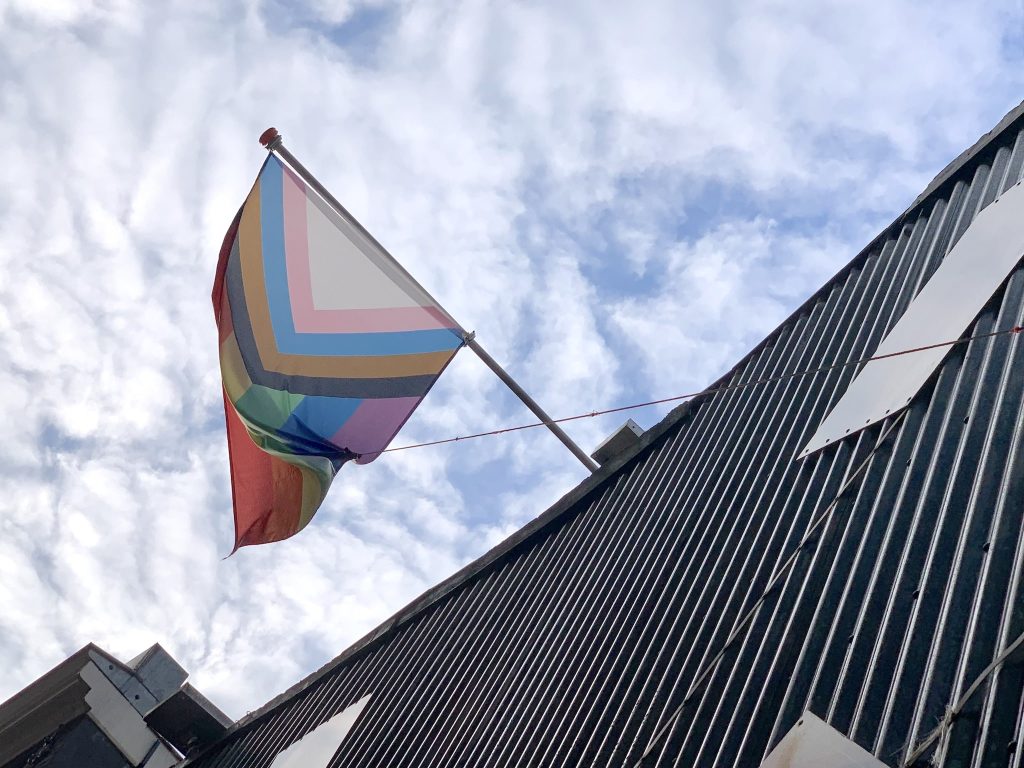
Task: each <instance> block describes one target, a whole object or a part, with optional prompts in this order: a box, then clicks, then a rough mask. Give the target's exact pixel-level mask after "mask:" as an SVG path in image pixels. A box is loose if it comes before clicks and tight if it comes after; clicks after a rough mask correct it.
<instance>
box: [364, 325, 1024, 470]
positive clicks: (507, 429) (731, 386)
mask: <svg viewBox="0 0 1024 768" xmlns="http://www.w3.org/2000/svg"><path fill="white" fill-rule="evenodd" d="M1022 331H1024V326H1020V325H1015V326H1013V327H1012V328H1007V329H1006V330H1002V331H992V332H991V333H981V334H978V335H977V336H968V337H966V338H963V339H957V340H955V341H940V342H938V343H937V344H927V345H925V346H923V347H914V348H913V349H904V350H902V351H900V352H890V353H889V354H887V355H876V356H874V357H862V358H860V359H859V360H848V361H847V362H845V363H833V364H832V365H824V366H821V367H820V368H809V369H807V370H804V371H795V372H793V373H784V374H780V375H779V376H769V377H767V378H763V379H755V380H754V381H746V382H741V383H738V384H726V385H724V386H721V387H708V388H707V389H702V390H701V391H699V392H690V393H688V394H685V395H675V396H674V397H663V398H661V399H660V400H650V401H648V402H646V403H635V404H633V405H620V406H618V407H617V408H606V409H604V410H602V411H591V412H590V413H580V414H577V415H576V416H563V417H562V418H560V419H552V420H551V422H552V423H553V424H562V423H564V422H566V421H577V420H578V419H592V418H594V417H595V416H605V415H607V414H609V413H619V412H620V411H631V410H634V409H636V408H647V407H648V406H651V405H661V404H662V403H671V402H675V401H676V400H689V399H691V398H694V397H699V396H700V395H707V394H712V393H717V392H726V391H729V390H733V389H745V388H747V387H753V386H757V385H760V384H771V383H774V382H777V381H784V380H786V379H792V378H795V377H797V376H807V375H809V374H812V373H822V372H824V371H832V370H835V369H836V368H846V367H847V366H850V365H859V364H861V363H869V362H871V361H872V360H885V359H887V358H890V357H899V356H900V355H910V354H913V353H915V352H925V351H927V350H929V349H937V348H939V347H953V346H956V345H957V344H966V343H967V342H969V341H975V340H978V339H989V338H992V337H993V336H1002V335H1004V334H1011V333H1021V332H1022ZM543 426H545V423H544V422H543V421H537V422H533V423H531V424H519V425H518V426H515V427H504V428H502V429H493V430H491V431H489V432H477V433H475V434H472V435H461V436H459V437H446V438H445V439H443V440H431V441H429V442H426V443H413V444H412V445H399V446H397V447H395V448H385V449H384V450H383V451H381V453H388V452H390V451H408V450H409V449H410V448H426V447H428V446H431V445H444V444H445V443H457V442H459V441H460V440H472V439H474V438H477V437H490V436H491V435H503V434H505V433H506V432H518V431H519V430H521V429H534V428H535V427H543Z"/></svg>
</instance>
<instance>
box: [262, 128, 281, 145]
mask: <svg viewBox="0 0 1024 768" xmlns="http://www.w3.org/2000/svg"><path fill="white" fill-rule="evenodd" d="M281 141H282V139H281V134H280V133H278V132H277V128H274V127H273V126H271V127H270V128H267V130H265V131H264V132H263V133H261V134H260V144H262V145H263V146H264V147H265V148H266V149H267V150H268V151H272V150H274V149H277V147H278V145H280V144H281Z"/></svg>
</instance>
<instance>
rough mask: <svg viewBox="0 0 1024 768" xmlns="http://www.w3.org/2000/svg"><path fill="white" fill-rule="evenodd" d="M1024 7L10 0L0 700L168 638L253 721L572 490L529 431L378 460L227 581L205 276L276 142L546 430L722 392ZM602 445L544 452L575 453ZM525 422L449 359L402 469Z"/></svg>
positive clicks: (868, 219) (2, 286) (851, 239)
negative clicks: (372, 237)
mask: <svg viewBox="0 0 1024 768" xmlns="http://www.w3.org/2000/svg"><path fill="white" fill-rule="evenodd" d="M1022 19H1024V10H1022V5H1021V0H991V1H990V2H977V0H964V1H963V2H959V1H958V2H947V1H946V0H930V1H929V2H910V1H909V0H886V2H882V3H877V2H874V3H868V2H859V3H856V2H842V1H841V0H814V2H811V1H810V0H807V1H806V2H797V1H796V0H790V1H786V0H744V1H743V2H740V1H739V0H715V1H714V2H712V1H711V0H701V1H700V2H692V1H685V2H681V1H680V0H670V1H667V2H666V1H662V0H650V1H649V2H646V1H645V2H640V3H637V4H631V3H622V2H607V3H603V2H594V1H593V0H591V1H590V2H582V1H577V0H562V1H561V2H554V3H550V4H541V3H537V2H528V1H527V2H512V1H511V0H505V1H504V2H474V1H472V0H470V1H467V2H444V1H443V0H418V1H417V2H407V1H404V2H394V3H392V2H388V0H371V1H370V2H359V1H358V0H306V1H305V2H301V1H299V0H294V1H293V0H222V1H221V2H209V0H182V1H181V2H174V3H166V2H152V3H142V2H131V0H92V2H87V1H85V0H82V1H79V0H0V41H2V43H0V127H2V129H3V131H2V135H3V140H4V141H5V143H6V147H5V162H4V163H3V165H2V169H0V269H2V272H0V275H2V279H0V359H2V362H3V364H2V365H0V419H2V421H3V424H4V428H5V438H4V440H3V441H2V442H0V479H2V483H3V485H2V489H0V700H2V699H4V698H6V697H7V696H9V695H10V694H12V693H14V692H15V691H17V690H18V689H20V688H21V687H22V686H24V685H25V684H27V683H28V682H30V681H31V680H32V679H34V678H35V677H37V676H38V675H40V674H41V673H43V672H44V671H45V670H47V669H49V668H50V667H52V666H53V665H55V664H57V663H58V662H59V661H61V660H62V659H63V658H64V657H65V656H67V655H68V654H69V653H71V652H72V651H74V650H76V649H77V648H79V647H81V646H82V645H84V644H85V643H86V642H89V641H92V642H95V643H97V644H99V645H100V646H102V647H104V648H106V649H107V650H109V651H111V652H113V653H114V654H116V655H118V656H120V657H122V658H124V659H128V658H131V657H132V656H134V655H135V654H137V653H138V652H140V651H141V650H143V649H144V648H146V647H148V646H149V645H150V644H152V643H154V642H160V643H162V644H163V645H164V646H165V647H166V648H167V649H168V650H170V651H171V653H173V654H174V655H175V656H176V657H177V658H178V659H179V660H180V661H181V662H182V663H183V664H184V666H185V667H186V668H187V669H189V670H190V671H191V673H192V678H191V680H192V682H193V683H194V684H195V685H196V686H197V687H199V688H200V690H202V691H203V692H205V693H206V694H207V695H208V696H209V697H210V698H212V699H213V701H214V702H215V703H217V704H218V705H220V706H221V707H222V708H223V709H225V711H226V712H228V713H229V714H230V715H231V716H233V717H238V716H241V715H242V714H244V713H245V712H246V711H248V710H252V709H255V708H257V707H258V706H260V705H261V704H263V703H264V702H265V701H266V700H267V699H269V698H271V697H272V696H274V695H276V694H277V693H279V692H281V691H282V690H284V689H285V688H286V687H288V686H290V685H291V684H293V683H295V682H296V681H297V680H298V679H299V678H300V677H302V676H304V675H305V674H307V673H309V672H310V671H312V670H314V669H316V668H317V667H319V666H320V665H322V664H323V663H325V662H326V661H328V660H329V659H331V658H332V657H334V656H335V655H336V654H337V653H339V652H340V651H341V650H343V649H344V648H345V647H346V646H347V645H348V644H349V643H350V642H352V641H353V640H355V639H357V638H358V637H360V636H362V635H363V634H365V633H366V632H367V631H369V630H370V629H372V628H373V627H374V626H375V625H376V624H378V623H379V622H380V621H381V620H383V619H385V618H386V617H388V616H389V615H391V614H392V613H394V612H395V611H396V610H398V609H399V608H401V607H402V606H403V605H405V604H406V603H407V602H408V601H409V600H411V599H413V598H414V597H416V596H417V595H418V594H420V593H421V592H422V591H423V590H425V589H426V588H428V587H429V586H430V585H431V584H433V583H435V582H437V581H438V580H440V579H442V578H444V577H445V576H447V575H449V574H450V573H451V572H453V571H454V570H455V569H457V568H458V567H460V566H461V565H463V564H465V563H467V562H468V561H470V560H471V559H472V558H474V557H475V556H477V555H479V554H481V553H482V552H483V551H485V550H486V549H487V548H489V547H490V546H492V545H493V544H495V543H496V542H498V541H500V540H501V539H502V538H503V537H504V536H506V535H507V534H508V533H510V532H511V531H513V530H515V529H516V528H517V527H519V526H520V525H522V524H523V523H524V522H526V521H527V520H529V519H531V518H532V517H534V516H535V515H537V514H538V513H540V512H541V511H543V510H544V509H545V508H546V507H547V506H548V505H550V504H551V503H553V502H554V501H555V500H556V499H557V498H558V497H559V496H560V495H561V494H562V493H564V492H565V491H567V490H569V489H570V488H571V487H573V486H574V485H575V484H576V483H578V482H579V481H580V480H582V479H583V477H584V476H585V472H584V470H583V469H582V467H581V466H580V465H579V464H578V462H577V461H576V460H575V459H574V458H573V457H572V456H571V454H569V453H568V452H566V451H565V450H564V449H562V447H561V446H560V444H559V443H557V442H556V441H555V440H554V439H553V438H552V437H551V436H550V435H548V434H546V433H543V432H541V431H537V430H535V431H532V432H520V433H516V434H513V435H510V436H505V437H502V438H487V439H483V440H479V441H476V442H474V443H459V444H455V445H452V446H444V447H437V448H427V449H421V450H414V451H408V452H401V453H395V454H388V455H385V456H384V457H383V458H381V459H380V460H378V461H377V462H375V463H374V464H371V465H369V466H365V467H356V466H349V467H346V468H344V469H343V470H342V473H341V474H340V475H339V477H338V479H337V480H336V482H335V485H334V488H333V489H332V492H331V495H330V496H329V497H328V499H327V502H326V504H325V506H324V507H323V508H322V509H321V511H320V512H319V514H318V515H317V517H316V518H315V520H314V522H313V524H312V525H310V526H309V527H308V528H307V529H306V530H305V531H304V532H302V533H301V534H300V535H298V536H297V537H295V538H294V539H292V540H290V541H287V542H284V543H281V544H276V545H270V546H265V547H253V548H248V549H244V550H242V551H240V552H239V553H238V554H236V555H235V556H233V557H231V558H230V559H227V560H225V559H223V557H224V555H226V554H227V553H228V552H229V551H230V549H231V543H232V530H231V528H232V523H231V511H230V510H231V506H230V504H231V502H230V497H229V486H228V474H227V452H226V446H225V442H224V435H223V411H222V406H221V400H220V384H219V372H218V368H217V361H216V349H217V343H216V332H215V328H214V323H213V316H212V308H211V305H210V287H211V282H212V277H213V270H214V265H215V262H216V258H217V249H218V247H219V244H220V241H221V238H222V237H223V234H224V230H225V229H226V227H227V225H228V223H229V221H230V219H231V216H232V215H233V214H234V211H235V210H236V209H237V207H238V205H239V204H240V202H241V200H242V198H243V197H244V195H245V194H246V192H247V191H248V189H249V186H250V184H251V183H252V179H253V177H254V176H255V174H256V171H257V169H258V168H259V165H260V163H261V162H262V159H263V154H264V153H263V150H262V149H261V148H260V147H259V146H258V144H257V142H256V138H257V136H258V135H259V133H260V132H261V131H262V130H263V129H264V128H266V127H267V126H268V125H276V126H277V127H278V128H279V129H280V130H281V131H282V133H283V135H284V136H285V140H286V142H287V145H288V146H289V148H290V149H291V150H292V151H294V152H295V153H296V154H297V155H298V156H299V157H300V158H301V159H303V161H304V162H305V163H306V165H307V166H309V167H310V168H311V169H312V170H314V172H315V173H317V175H318V176H319V177H320V178H321V180H322V181H323V182H324V183H325V184H327V186H328V187H329V188H330V189H331V190H332V191H333V192H334V193H335V194H336V195H337V196H338V197H339V198H340V199H341V200H342V201H343V202H344V203H345V204H346V205H347V206H348V207H349V209H350V210H352V211H353V213H354V214H355V215H356V216H358V217H359V218H360V219H361V220H362V221H363V222H364V224H366V225H367V227H368V228H369V229H370V230H371V231H373V232H374V233H375V234H376V235H377V237H378V238H379V239H380V240H381V241H382V242H383V243H384V244H385V245H386V246H387V247H388V248H389V249H390V250H391V251H392V252H393V253H394V254H395V255H396V256H398V258H399V259H400V260H401V261H403V263H404V264H405V266H406V267H407V268H408V269H409V270H410V271H411V272H412V273H413V274H415V275H416V276H417V277H418V278H419V279H420V281H421V282H422V283H423V284H424V285H425V286H427V287H428V289H430V290H431V292H432V293H434V294H435V295H436V296H437V297H439V298H440V299H441V301H442V302H443V303H444V304H445V305H446V307H447V309H448V310H449V311H450V312H451V313H452V314H453V315H454V316H455V317H456V318H458V319H459V321H460V322H461V323H462V324H463V325H464V326H465V327H467V328H472V329H475V330H476V331H477V334H478V339H479V340H480V341H481V342H482V343H483V345H484V346H485V347H487V348H488V349H489V350H490V351H491V353H492V354H493V355H494V356H495V357H497V358H498V359H499V360H501V361H502V362H503V363H504V364H505V365H506V367H507V368H508V369H509V370H510V371H512V372H513V373H514V374H515V375H516V376H517V378H518V379H519V380H520V381H521V383H522V384H523V385H524V386H525V387H526V388H527V389H528V390H529V391H531V392H532V394H534V396H535V397H536V398H537V399H538V400H539V401H540V402H541V403H542V404H543V405H544V406H545V407H546V408H547V409H548V410H549V411H550V412H551V413H553V414H554V415H569V414H573V413H578V412H580V411H589V410H593V409H596V408H601V407H608V406H614V405H621V404H625V403H630V402H637V401H641V400H646V399H650V398H656V397H665V396H669V395H673V394H677V393H681V392H687V391H691V390H693V389H696V388H700V387H701V386H703V385H705V384H707V383H709V382H710V381H712V380H713V379H714V378H715V377H716V376H717V375H719V374H720V373H722V372H724V371H725V370H726V369H728V368H729V367H730V366H731V364H732V363H733V362H735V361H736V360H737V359H738V358H739V357H740V356H741V355H742V354H743V353H745V352H746V351H747V350H749V349H750V348H751V347H752V346H753V345H754V344H755V343H756V342H757V341H758V340H759V339H760V338H761V337H763V336H764V334H765V333H766V332H768V331H769V330H771V329H772V328H774V327H775V326H776V325H777V324H778V323H779V322H780V321H781V320H782V319H784V318H785V316H786V315H787V314H788V313H789V312H790V311H791V310H792V309H793V308H794V307H796V306H797V305H798V304H799V303H800V302H801V301H802V299H803V298H805V297H806V296H807V295H808V294H809V293H810V292H811V291H812V290H814V289H815V288H816V287H818V286H819V285H820V284H821V283H822V282H823V281H824V280H825V279H827V278H828V277H829V276H831V275H832V274H833V273H834V272H835V271H836V270H837V269H839V268H840V267H841V266H842V265H843V264H844V263H846V262H847V261H848V260H849V259H850V258H852V257H853V256H854V255H855V254H856V252H857V251H858V250H859V249H860V248H861V247H862V246H863V245H864V244H865V243H866V242H868V240H870V238H871V237H873V236H874V235H875V234H876V233H877V232H878V231H879V230H880V229H881V228H882V227H883V226H885V225H886V224H887V223H888V222H890V221H891V220H892V219H893V218H895V216H896V215H897V214H899V213H900V212H902V210H903V209H904V208H905V207H906V206H907V205H908V204H909V203H910V201H911V200H912V199H913V198H914V197H915V196H916V194H917V193H918V192H919V191H920V190H921V189H922V188H923V187H924V185H925V184H926V183H927V182H928V181H929V180H930V179H931V178H932V176H934V175H935V173H937V172H938V171H939V170H940V169H941V168H942V167H943V166H944V165H945V164H946V163H947V162H948V161H950V160H951V159H953V157H955V156H956V155H957V154H959V152H960V151H961V150H963V149H964V148H966V147H967V146H968V145H969V144H971V143H973V142H974V141H975V140H976V139H977V138H978V137H979V136H980V135H981V134H982V133H984V132H985V131H987V130H988V129H989V128H991V127H992V126H993V125H995V123H996V122H997V121H998V120H999V118H1000V117H1002V115H1003V114H1004V113H1005V112H1007V111H1008V110H1009V109H1011V108H1012V107H1014V106H1015V105H1016V104H1017V103H1019V102H1020V100H1021V99H1022V98H1024V66H1022V65H1024V49H1022V45H1024V28H1022V23H1024V22H1022ZM666 410H667V409H660V410H659V409H653V408H652V409H646V410H642V411H637V412H635V413H634V414H632V415H633V418H635V419H636V420H637V421H639V422H640V423H641V425H642V426H644V427H648V426H650V425H652V424H653V423H655V422H656V421H657V420H658V419H660V418H661V417H662V416H663V415H664V413H665V411H666ZM623 419H624V416H623V415H619V416H610V417H606V418H604V419H595V420H590V421H585V422H576V423H574V424H573V425H571V426H570V432H571V433H572V435H573V436H574V437H575V438H576V439H577V440H578V441H579V442H580V443H581V444H582V445H583V446H584V447H585V448H587V449H588V450H590V449H592V448H593V447H595V446H596V445H597V444H598V443H599V442H600V441H601V440H602V439H603V438H604V437H605V436H606V435H607V434H609V433H610V432H611V431H612V430H613V429H614V428H615V427H616V426H618V424H620V423H621V422H622V421H623ZM528 420H530V419H529V414H528V413H527V412H525V410H524V409H523V408H522V406H520V405H519V404H518V403H517V402H516V401H514V400H513V399H512V398H511V397H510V396H509V395H508V393H507V392H505V391H503V389H502V387H501V385H500V384H499V382H497V381H496V380H495V379H494V378H493V376H491V375H490V374H489V373H488V372H487V370H486V369H485V368H484V367H483V365H482V364H480V363H479V361H477V360H476V359H474V358H473V357H472V355H471V354H469V353H466V352H463V353H462V354H460V355H459V356H458V357H457V358H456V361H455V362H454V363H453V365H452V366H451V368H450V369H449V371H448V372H447V373H446V374H445V376H444V377H442V379H441V381H440V382H439V383H438V385H437V386H436V388H435V389H434V391H433V392H432V393H431V394H430V396H429V397H428V398H427V400H426V401H425V402H424V404H423V405H422V406H421V408H420V410H419V411H418V412H417V413H416V415H415V416H414V418H413V419H412V420H411V421H410V422H409V424H408V425H407V427H406V429H405V430H404V431H403V433H402V434H401V435H400V436H399V438H398V439H397V441H396V444H400V443H403V442H413V441H420V440H431V439H437V438H443V437H448V436H452V435H457V434H465V433H467V432H475V431H480V430H484V429H489V428H492V427H496V426H503V425H509V424H516V423H521V422H523V421H528Z"/></svg>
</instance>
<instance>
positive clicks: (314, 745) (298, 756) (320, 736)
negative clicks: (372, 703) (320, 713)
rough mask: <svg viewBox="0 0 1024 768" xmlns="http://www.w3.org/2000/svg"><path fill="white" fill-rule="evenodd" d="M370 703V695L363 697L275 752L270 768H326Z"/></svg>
mask: <svg viewBox="0 0 1024 768" xmlns="http://www.w3.org/2000/svg"><path fill="white" fill-rule="evenodd" d="M369 700H370V695H369V694H367V695H366V696H363V698H361V699H360V700H359V701H357V702H356V703H355V704H352V705H350V706H348V707H346V708H345V709H343V710H342V711H341V712H339V713H338V714H336V715H335V716H334V717H332V718H331V719H330V720H328V721H327V722H326V723H324V724H323V725H321V726H319V727H318V728H314V729H313V730H312V731H310V732H309V733H307V734H306V735H305V736H303V737H302V738H301V739H299V740H298V741H296V742H295V743H294V744H292V745H291V746H290V747H288V749H286V750H284V751H283V752H278V753H277V757H275V758H274V762H273V763H271V764H270V768H327V764H328V763H329V762H330V761H331V758H332V757H334V754H335V753H336V752H337V751H338V747H340V746H341V742H342V740H344V738H345V737H346V736H347V735H348V732H349V731H350V730H352V726H353V725H354V724H355V722H356V719H357V718H358V717H359V715H360V713H362V711H363V708H364V707H365V706H366V702H368V701H369Z"/></svg>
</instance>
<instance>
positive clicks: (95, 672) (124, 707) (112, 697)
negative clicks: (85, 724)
mask: <svg viewBox="0 0 1024 768" xmlns="http://www.w3.org/2000/svg"><path fill="white" fill-rule="evenodd" d="M80 674H81V677H82V679H83V680H85V682H86V683H88V684H89V689H90V690H89V692H88V693H87V694H85V703H86V704H88V705H89V717H91V718H92V721H93V722H94V723H96V725H97V727H99V729H100V730H101V731H103V733H105V734H106V736H107V738H109V739H110V740H111V741H112V742H114V746H116V747H117V748H118V749H119V750H120V751H121V753H122V754H123V755H124V756H125V757H126V758H128V760H129V761H130V762H131V764H132V765H139V764H140V763H141V762H142V761H143V759H144V758H145V757H146V754H147V753H148V752H149V750H150V748H151V747H152V746H153V742H154V741H156V740H157V738H156V736H154V735H153V732H152V731H150V730H149V728H148V727H147V726H146V723H145V722H144V721H143V719H142V716H141V715H140V714H139V713H138V712H136V711H135V708H134V707H133V706H132V705H131V704H129V703H128V700H127V699H125V697H124V696H123V695H122V694H121V692H120V691H119V690H117V688H115V687H114V684H113V683H112V682H110V680H108V679H107V677H106V675H104V674H103V672H102V671H100V669H99V668H98V667H97V666H96V664H95V663H93V662H91V661H90V662H89V663H88V664H86V665H85V666H84V667H83V668H82V671H81V673H80Z"/></svg>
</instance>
